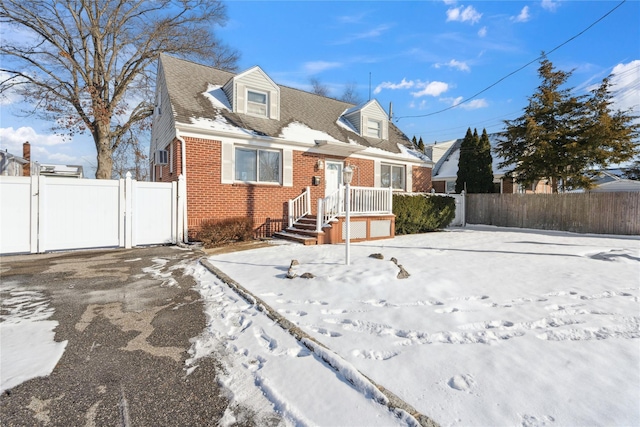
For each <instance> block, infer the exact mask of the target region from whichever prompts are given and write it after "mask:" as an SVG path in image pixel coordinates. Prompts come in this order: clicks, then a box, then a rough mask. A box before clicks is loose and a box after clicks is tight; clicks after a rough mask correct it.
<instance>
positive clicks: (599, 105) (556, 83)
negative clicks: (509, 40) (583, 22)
mask: <svg viewBox="0 0 640 427" xmlns="http://www.w3.org/2000/svg"><path fill="white" fill-rule="evenodd" d="M538 74H539V76H540V78H541V79H542V83H541V84H540V86H538V89H537V91H536V92H535V93H534V94H533V95H532V96H531V97H529V104H528V105H527V107H525V109H524V113H523V115H522V116H520V117H518V118H516V119H514V120H505V125H506V131H505V133H504V134H503V137H502V139H501V141H500V142H499V144H498V146H497V151H498V153H499V154H500V156H501V157H502V158H503V159H504V161H503V162H501V163H500V165H499V166H500V167H511V168H512V170H511V171H510V172H509V175H511V176H513V177H514V178H515V180H516V181H517V182H518V183H521V184H524V185H531V184H533V183H535V181H537V180H539V179H543V178H548V179H550V180H551V182H552V183H553V185H554V191H555V192H557V191H559V190H562V191H565V190H569V189H573V188H590V187H591V186H592V172H591V171H593V170H594V169H595V168H602V167H606V166H607V165H609V164H611V163H615V162H622V161H626V160H628V159H630V158H632V157H633V155H634V153H636V152H637V149H638V148H637V147H638V142H637V138H638V135H639V130H640V125H638V124H634V123H633V121H634V120H635V119H636V118H637V117H635V116H632V115H630V114H629V112H622V111H613V110H612V109H611V103H612V101H611V96H612V95H611V93H610V91H609V88H610V83H609V78H606V79H604V80H603V82H602V84H601V85H600V87H598V88H597V89H595V90H594V91H593V92H592V94H591V95H590V96H589V95H573V94H572V93H573V92H574V91H573V89H572V88H563V85H564V84H565V83H566V82H567V80H568V78H569V77H570V76H571V73H566V72H563V71H558V70H556V69H554V67H553V64H552V63H551V62H550V61H549V60H547V59H546V58H544V59H543V60H542V61H541V63H540V67H539V68H538Z"/></svg>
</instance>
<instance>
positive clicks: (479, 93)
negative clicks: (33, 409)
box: [396, 0, 627, 122]
mask: <svg viewBox="0 0 640 427" xmlns="http://www.w3.org/2000/svg"><path fill="white" fill-rule="evenodd" d="M626 2H627V0H622V1H621V2H620V3H618V5H617V6H615V7H614V8H613V9H611V10H610V11H609V12H607V13H605V14H604V15H602V16H601V17H600V18H598V20H596V21H595V22H593V23H592V24H591V25H589V26H588V27H587V28H585V29H584V30H582V31H580V32H579V33H578V34H576V35H575V36H573V37H571V38H570V39H568V40H565V41H564V42H562V43H560V44H559V45H558V46H556V47H554V48H553V49H551V50H550V51H549V52H548V54H551V53H553V52H555V51H556V50H558V49H560V48H561V47H562V46H564V45H566V44H567V43H570V42H572V41H573V40H575V39H577V38H578V37H580V36H581V35H582V34H584V33H586V32H587V31H589V30H590V29H591V28H592V27H593V26H595V25H596V24H597V23H599V22H600V21H602V20H603V19H604V18H606V17H607V16H609V15H611V14H612V13H613V12H614V11H615V10H616V9H617V8H619V7H620V6H622V5H623V4H624V3H626ZM545 55H546V54H543V55H540V56H539V57H537V58H536V59H533V60H531V61H529V62H527V63H526V64H524V65H523V66H522V67H520V68H518V69H517V70H515V71H512V72H511V73H509V74H507V75H506V76H504V77H502V78H501V79H499V80H498V81H496V82H495V83H493V84H492V85H490V86H487V87H486V88H484V89H482V90H481V91H480V92H478V93H476V94H475V95H472V96H470V97H468V98H466V99H464V100H462V101H460V102H459V103H457V104H455V105H451V106H450V107H447V108H443V109H442V110H438V111H434V112H433V113H428V114H421V115H416V116H401V117H396V122H398V121H399V120H400V119H408V118H416V117H429V116H433V115H435V114H440V113H443V112H445V111H449V110H452V109H454V108H456V107H458V106H460V105H462V104H464V103H466V102H469V101H471V100H472V99H474V98H476V97H478V96H479V95H481V94H483V93H485V92H486V91H488V90H489V89H491V88H492V87H494V86H496V85H497V84H499V83H501V82H502V81H504V80H506V79H507V78H509V77H511V76H513V75H514V74H516V73H518V72H520V71H522V70H524V69H525V68H527V67H528V66H529V65H531V64H533V63H534V62H538V61H539V60H540V59H542V58H543V57H544V56H545Z"/></svg>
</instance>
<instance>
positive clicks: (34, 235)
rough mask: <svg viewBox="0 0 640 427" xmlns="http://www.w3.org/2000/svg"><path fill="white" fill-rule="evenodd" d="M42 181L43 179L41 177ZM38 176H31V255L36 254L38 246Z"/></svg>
mask: <svg viewBox="0 0 640 427" xmlns="http://www.w3.org/2000/svg"><path fill="white" fill-rule="evenodd" d="M43 179H44V177H43ZM39 184H40V176H38V175H31V221H29V222H30V228H31V236H30V240H29V250H30V251H31V253H32V254H36V253H38V250H39V248H38V244H39V234H40V230H39V229H38V224H39V222H40V221H38V217H39V211H40V185H39Z"/></svg>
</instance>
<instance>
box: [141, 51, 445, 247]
mask: <svg viewBox="0 0 640 427" xmlns="http://www.w3.org/2000/svg"><path fill="white" fill-rule="evenodd" d="M150 159H151V180H152V181H175V180H177V179H178V176H179V175H182V176H183V177H184V179H185V180H186V189H187V190H186V191H187V209H186V213H185V214H186V218H187V219H186V223H187V227H188V229H189V232H190V234H192V235H193V233H194V232H196V231H197V230H198V229H199V227H200V225H201V224H202V223H203V222H204V221H207V220H219V219H226V218H233V217H249V218H251V219H252V220H253V223H254V227H255V229H256V232H257V234H258V235H266V236H270V235H272V234H273V233H274V232H278V231H280V230H281V229H283V228H286V227H287V226H288V225H289V224H291V223H292V222H293V223H301V222H302V220H303V219H304V217H307V219H308V218H309V217H310V216H311V217H312V216H313V215H317V214H318V206H321V208H320V209H321V210H322V212H321V215H319V216H317V219H316V220H315V222H316V227H312V228H315V229H316V231H320V232H321V233H320V234H321V235H322V234H323V233H322V232H323V231H325V232H326V231H327V230H328V225H329V224H331V223H332V222H335V221H340V219H339V218H340V217H341V214H342V211H343V210H344V205H341V206H337V205H336V204H335V203H334V202H331V200H334V199H335V200H338V202H336V203H340V202H339V199H340V197H338V196H339V193H340V191H339V189H340V188H341V185H342V172H343V168H344V167H345V166H347V165H349V166H351V167H352V168H354V175H353V181H352V183H351V185H352V186H355V187H358V188H361V187H366V188H369V189H373V190H371V191H369V193H364V189H362V190H358V192H357V193H354V194H353V196H354V199H353V200H357V201H359V202H362V201H369V202H371V203H370V204H367V203H361V204H360V205H358V208H357V209H356V210H357V211H358V213H360V214H361V215H362V216H366V215H367V214H371V215H373V214H381V215H382V216H383V217H384V218H383V219H380V221H381V222H379V223H378V222H376V223H374V222H375V221H374V222H371V220H368V222H367V223H366V233H364V232H362V231H356V239H359V238H361V239H364V238H375V237H389V234H390V235H391V236H392V235H393V224H394V222H393V215H391V212H390V210H391V205H390V204H389V205H384V206H382V205H381V204H380V203H382V202H380V200H379V198H380V197H383V198H384V199H385V202H386V201H387V199H390V195H391V190H385V189H389V188H392V189H393V191H399V192H425V191H429V190H430V189H431V167H432V165H433V163H432V162H431V160H430V159H429V158H427V157H426V156H424V155H422V154H420V153H418V152H416V151H414V150H413V149H412V145H411V142H410V141H409V139H408V138H407V137H406V136H405V135H404V134H403V133H402V132H401V131H400V130H399V129H398V128H397V127H396V126H394V125H393V123H392V122H391V120H390V119H389V116H388V114H387V112H386V111H385V110H384V109H383V108H382V107H381V106H380V104H379V103H378V102H377V101H376V100H370V101H369V102H366V103H364V104H362V105H359V106H354V105H352V104H348V103H345V102H342V101H338V100H335V99H330V98H326V97H322V96H318V95H315V94H312V93H308V92H304V91H301V90H297V89H292V88H289V87H286V86H280V85H278V84H276V83H275V82H274V81H273V80H272V79H271V78H270V77H269V76H268V75H267V74H266V73H265V72H264V71H263V70H262V69H261V68H260V67H257V66H255V67H253V68H250V69H248V70H246V71H244V72H242V73H239V74H234V73H230V72H226V71H221V70H218V69H215V68H211V67H207V66H204V65H199V64H196V63H193V62H189V61H185V60H181V59H177V58H174V57H171V56H167V55H161V56H160V58H159V61H158V74H157V81H156V112H155V115H154V120H153V128H152V134H151V146H150ZM374 190H375V191H374ZM374 194H375V196H374ZM380 195H382V196H380ZM299 197H302V199H300V198H299ZM293 199H296V200H295V201H293ZM329 199H331V200H329ZM290 200H292V201H291V202H290ZM318 200H320V202H318ZM335 200H334V201H335ZM388 201H389V203H390V200H388ZM328 203H329V204H330V203H334V205H335V206H329V204H328ZM298 205H302V206H304V208H303V209H302V212H299V211H300V209H299V208H298ZM354 207H355V205H354ZM332 212H333V213H336V214H337V218H336V217H335V216H336V215H333V216H334V217H331V218H329V214H330V213H332ZM301 215H302V217H301ZM371 215H370V216H371ZM312 218H313V217H312ZM360 219H361V218H360ZM359 226H362V224H360V225H359ZM292 228H296V226H295V224H294V226H293V227H292ZM298 228H300V227H298ZM334 228H336V227H334ZM387 228H388V230H387ZM363 233H364V234H366V235H364V234H363ZM334 239H338V240H339V239H340V237H336V236H335V235H334V236H333V237H331V238H329V239H327V238H324V241H325V242H326V241H328V240H329V241H334ZM319 240H320V241H322V240H323V239H322V238H320V239H319Z"/></svg>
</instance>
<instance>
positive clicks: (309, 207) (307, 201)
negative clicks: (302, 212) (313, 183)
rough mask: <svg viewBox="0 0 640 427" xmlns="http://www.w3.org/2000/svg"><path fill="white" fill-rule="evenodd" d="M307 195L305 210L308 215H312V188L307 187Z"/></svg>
mask: <svg viewBox="0 0 640 427" xmlns="http://www.w3.org/2000/svg"><path fill="white" fill-rule="evenodd" d="M306 193H307V195H306V196H305V198H306V199H307V200H306V206H305V208H306V209H307V214H310V213H311V188H309V187H307V190H306Z"/></svg>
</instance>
